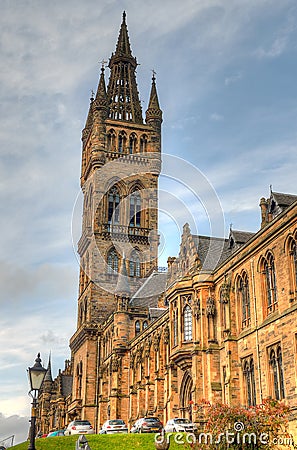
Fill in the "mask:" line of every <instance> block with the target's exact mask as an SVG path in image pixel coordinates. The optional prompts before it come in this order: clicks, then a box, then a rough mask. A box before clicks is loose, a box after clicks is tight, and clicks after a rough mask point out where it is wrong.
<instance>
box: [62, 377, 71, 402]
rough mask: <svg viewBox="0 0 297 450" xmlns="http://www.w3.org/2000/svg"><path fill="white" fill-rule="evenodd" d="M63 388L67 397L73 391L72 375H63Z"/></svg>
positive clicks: (63, 393)
mask: <svg viewBox="0 0 297 450" xmlns="http://www.w3.org/2000/svg"><path fill="white" fill-rule="evenodd" d="M61 390H62V392H61V393H62V395H63V396H64V397H67V395H69V394H71V392H72V375H63V374H62V375H61Z"/></svg>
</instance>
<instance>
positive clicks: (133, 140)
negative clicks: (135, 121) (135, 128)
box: [129, 133, 137, 155]
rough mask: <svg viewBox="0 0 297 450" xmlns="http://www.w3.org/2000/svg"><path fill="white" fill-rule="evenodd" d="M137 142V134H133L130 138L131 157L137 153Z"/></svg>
mask: <svg viewBox="0 0 297 450" xmlns="http://www.w3.org/2000/svg"><path fill="white" fill-rule="evenodd" d="M136 142H137V139H136V134H135V133H132V134H131V136H130V138H129V153H130V155H132V153H135V151H136Z"/></svg>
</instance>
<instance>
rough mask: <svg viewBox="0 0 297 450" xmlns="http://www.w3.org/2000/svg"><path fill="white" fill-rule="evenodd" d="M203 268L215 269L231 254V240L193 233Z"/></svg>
mask: <svg viewBox="0 0 297 450" xmlns="http://www.w3.org/2000/svg"><path fill="white" fill-rule="evenodd" d="M193 240H194V243H195V245H196V249H197V253H198V257H199V259H200V261H201V264H202V270H214V269H215V268H216V267H217V266H219V265H220V264H221V263H222V262H223V261H225V259H227V258H228V257H229V256H230V255H231V250H230V248H229V240H228V239H224V238H217V237H211V236H198V235H193Z"/></svg>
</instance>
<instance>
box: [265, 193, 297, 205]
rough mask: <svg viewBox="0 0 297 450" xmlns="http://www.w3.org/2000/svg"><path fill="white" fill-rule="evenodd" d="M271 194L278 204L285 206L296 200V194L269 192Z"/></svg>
mask: <svg viewBox="0 0 297 450" xmlns="http://www.w3.org/2000/svg"><path fill="white" fill-rule="evenodd" d="M271 196H272V197H273V198H274V200H275V201H276V203H277V204H278V206H280V207H286V206H290V205H292V203H294V202H295V201H296V200H297V195H294V194H283V193H281V192H271Z"/></svg>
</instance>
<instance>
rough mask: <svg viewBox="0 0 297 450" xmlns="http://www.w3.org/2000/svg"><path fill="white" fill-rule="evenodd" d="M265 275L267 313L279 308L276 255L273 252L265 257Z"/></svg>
mask: <svg viewBox="0 0 297 450" xmlns="http://www.w3.org/2000/svg"><path fill="white" fill-rule="evenodd" d="M262 264H263V272H262V273H263V276H264V286H265V295H266V306H267V314H270V313H272V312H273V311H275V310H276V309H277V292H276V275H275V264H274V257H273V255H272V254H271V253H269V254H268V255H267V257H266V258H264V259H263V262H262Z"/></svg>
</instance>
